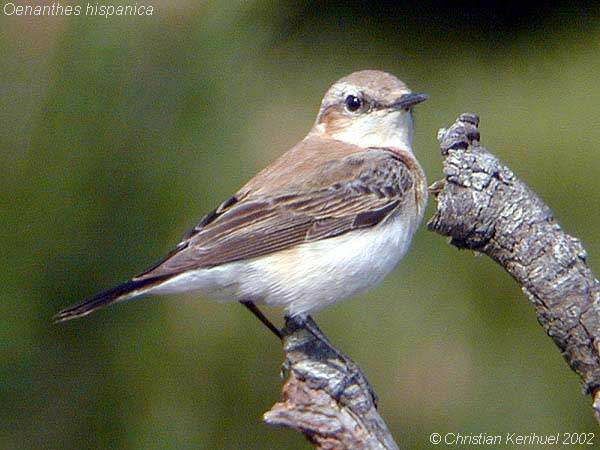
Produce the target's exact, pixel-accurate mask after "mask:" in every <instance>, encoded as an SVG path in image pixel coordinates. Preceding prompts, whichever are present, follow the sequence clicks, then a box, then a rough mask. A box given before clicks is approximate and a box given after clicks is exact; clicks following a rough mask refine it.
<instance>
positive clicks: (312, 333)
mask: <svg viewBox="0 0 600 450" xmlns="http://www.w3.org/2000/svg"><path fill="white" fill-rule="evenodd" d="M283 332H284V338H283V348H284V351H285V354H286V362H285V364H284V368H285V370H286V371H287V372H288V374H289V376H288V379H287V381H286V383H285V385H284V387H283V401H282V402H280V403H277V404H275V405H274V406H273V407H272V408H271V410H270V411H268V412H267V413H265V415H264V420H265V422H266V423H268V424H270V425H277V426H284V427H289V428H293V429H296V430H298V431H300V432H302V433H303V434H304V435H305V436H306V437H307V438H308V440H309V441H310V442H311V443H312V444H313V445H314V446H315V447H316V448H319V449H380V450H383V449H397V448H398V446H397V445H396V444H395V442H394V440H393V438H392V435H391V434H390V432H389V430H388V428H387V426H386V424H385V422H384V421H383V419H382V418H381V416H380V415H379V413H378V412H377V406H376V404H375V401H374V395H373V393H372V390H371V387H370V385H369V384H368V382H367V380H366V378H365V377H364V375H363V374H362V372H361V370H360V369H359V368H358V366H356V364H354V363H353V362H352V361H351V360H350V359H349V358H348V357H346V356H345V355H343V354H342V353H340V352H339V351H338V350H336V349H335V348H334V347H333V346H332V345H331V344H330V343H329V341H328V340H327V338H326V337H325V336H324V335H323V334H322V332H321V331H320V330H319V329H318V328H317V326H316V324H315V323H314V321H313V320H312V319H311V318H309V319H308V321H307V322H306V323H305V322H302V321H298V320H295V319H290V318H288V319H287V320H286V327H285V329H284V330H283Z"/></svg>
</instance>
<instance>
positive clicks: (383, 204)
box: [135, 150, 415, 280]
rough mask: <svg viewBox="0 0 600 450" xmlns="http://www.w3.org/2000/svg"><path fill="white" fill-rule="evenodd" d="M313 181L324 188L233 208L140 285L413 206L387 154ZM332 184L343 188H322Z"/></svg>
mask: <svg viewBox="0 0 600 450" xmlns="http://www.w3.org/2000/svg"><path fill="white" fill-rule="evenodd" d="M336 174H337V175H338V176H336ZM314 176H315V177H318V178H320V180H321V182H320V183H319V179H315V180H313V181H314V182H312V183H311V180H308V182H307V183H305V184H304V185H303V186H301V187H297V188H296V189H288V190H286V191H285V192H281V193H277V194H274V195H270V196H264V195H263V196H261V197H252V195H251V194H249V195H248V196H247V197H244V198H242V199H241V200H239V199H237V198H236V197H234V199H235V200H228V201H227V202H225V203H224V204H223V205H222V206H221V207H220V208H218V209H217V210H216V211H215V212H214V213H212V214H211V215H209V216H208V217H210V218H209V220H204V221H203V222H201V223H200V224H199V225H198V226H197V227H195V228H194V230H193V231H192V232H191V233H190V234H189V236H188V237H187V239H185V240H184V241H182V242H181V243H180V244H179V246H178V248H177V249H175V250H174V251H173V252H172V253H171V254H170V255H169V256H168V257H167V258H166V259H165V260H163V261H162V262H161V263H159V264H158V265H156V266H154V267H153V268H152V269H150V270H148V271H146V272H144V273H143V274H141V275H139V276H138V277H136V278H135V279H138V280H139V279H145V278H153V277H157V276H164V275H175V274H178V273H181V272H183V271H186V270H190V269H195V268H202V267H212V266H216V265H219V264H224V263H228V262H233V261H238V260H242V259H248V258H255V257H258V256H262V255H266V254H270V253H273V252H276V251H280V250H284V249H287V248H290V247H293V246H295V245H298V244H302V243H305V242H313V241H317V240H321V239H326V238H330V237H334V236H339V235H340V234H343V233H347V232H349V231H352V230H356V229H360V228H368V227H373V226H375V225H377V224H379V223H381V222H382V221H384V220H385V219H386V217H388V216H389V215H390V214H391V213H392V212H393V211H394V210H395V209H396V208H398V207H402V205H403V203H404V202H405V201H406V199H407V198H411V195H408V194H409V192H413V189H414V184H415V182H414V179H413V177H412V175H411V172H410V170H409V169H408V168H407V167H406V165H405V164H404V163H403V162H402V161H401V160H400V159H398V158H396V157H395V156H394V155H393V154H392V153H391V152H388V151H385V150H372V151H369V152H362V153H361V154H359V155H352V156H349V157H347V158H344V159H343V160H341V161H338V162H336V163H334V164H331V165H328V166H327V167H326V168H324V169H323V170H322V171H318V172H317V173H315V175H314ZM327 179H335V180H338V181H336V182H335V183H331V184H327V183H325V185H323V182H322V180H327ZM340 179H341V181H339V180H340ZM413 198H414V197H413Z"/></svg>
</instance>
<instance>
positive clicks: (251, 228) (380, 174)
mask: <svg viewBox="0 0 600 450" xmlns="http://www.w3.org/2000/svg"><path fill="white" fill-rule="evenodd" d="M427 98H428V96H427V95H426V94H421V93H413V92H412V91H411V90H410V89H409V88H408V87H407V85H406V84H405V83H404V82H402V81H401V80H399V79H398V78H396V77H395V76H394V75H391V74H389V73H387V72H383V71H379V70H361V71H357V72H354V73H352V74H350V75H348V76H346V77H344V78H341V79H340V80H338V81H337V82H335V83H334V84H333V85H332V86H331V87H330V88H329V89H328V90H327V92H326V93H325V95H324V97H323V100H322V102H321V105H320V108H319V111H318V114H317V117H316V120H315V122H314V124H313V126H312V128H311V129H310V131H309V132H308V134H307V135H306V136H305V137H304V139H302V140H301V141H300V142H299V143H297V144H296V145H295V146H293V147H292V148H291V149H290V150H288V151H287V152H285V153H283V154H282V155H281V156H280V157H279V158H277V159H276V160H275V161H274V162H273V163H271V164H270V165H269V166H268V167H266V168H265V169H263V170H262V171H260V172H259V173H258V174H257V175H256V176H254V178H252V179H251V180H250V181H248V182H247V183H246V184H245V185H244V186H243V187H242V188H241V189H239V190H238V191H237V192H236V193H235V194H234V195H233V196H231V197H230V198H228V199H227V200H225V201H224V202H223V203H221V204H220V205H219V206H218V207H217V208H216V209H215V210H213V211H212V212H210V213H209V214H207V215H205V216H204V217H203V218H202V219H201V220H200V222H199V223H198V224H197V225H196V226H194V227H193V228H192V229H191V230H190V231H189V232H188V233H187V234H185V236H184V237H183V239H182V240H181V242H179V244H177V246H176V247H175V248H174V249H173V250H172V251H171V252H170V253H168V254H167V255H166V256H165V257H164V258H163V259H161V260H160V261H159V262H158V263H156V264H155V265H153V266H151V267H149V268H148V269H146V270H145V271H143V272H141V273H139V274H138V275H136V276H134V277H132V278H131V279H129V280H128V281H126V282H124V283H122V284H119V285H118V286H116V287H114V288H112V289H109V290H106V291H104V292H101V293H99V294H97V295H95V296H93V297H91V298H89V299H87V300H85V301H83V302H81V303H79V304H76V305H74V306H72V307H69V308H67V309H64V310H62V311H60V312H59V313H58V314H57V315H56V316H55V321H57V322H63V321H67V320H71V319H74V318H79V317H83V316H86V315H88V314H90V313H91V312H94V311H96V310H98V309H100V308H103V307H105V306H108V305H111V304H114V303H118V302H122V301H125V300H130V299H134V298H136V297H142V296H148V295H166V294H176V293H183V292H197V293H200V294H202V295H203V296H205V297H212V298H215V299H216V300H220V301H237V302H240V303H241V304H242V305H244V306H246V307H247V308H248V309H249V310H250V311H251V312H252V313H253V314H255V315H256V316H257V317H258V319H260V320H261V322H263V323H264V324H265V325H266V326H267V327H268V328H269V329H270V330H271V331H272V332H273V333H274V334H276V335H277V336H278V337H281V331H280V330H279V329H278V328H277V327H275V326H274V325H273V324H272V323H271V322H270V320H269V319H267V318H266V316H265V315H264V314H263V313H262V311H261V310H260V309H259V308H258V305H262V304H266V305H269V306H275V307H280V308H282V309H283V310H284V313H285V316H286V317H294V318H297V319H299V320H302V319H303V318H307V317H309V316H310V315H311V314H313V313H315V312H317V311H319V310H321V309H323V308H325V307H327V306H330V305H333V304H335V303H337V302H338V301H340V300H344V299H346V298H349V297H353V296H355V295H356V294H359V293H361V292H363V291H366V290H368V289H370V288H373V287H375V286H376V285H378V284H379V283H380V282H381V281H382V280H383V278H384V277H385V276H386V275H388V274H389V273H390V272H391V271H392V270H393V269H394V268H395V267H396V266H397V264H398V263H399V262H400V260H401V259H402V258H403V257H404V256H405V254H406V252H407V251H408V249H409V246H410V243H411V241H412V238H413V235H414V234H415V231H416V230H417V228H418V226H419V224H420V223H421V220H422V218H423V212H424V209H425V206H426V202H427V181H426V177H425V173H424V171H423V169H422V168H421V166H420V164H419V162H418V160H417V158H416V157H415V155H414V153H413V134H414V125H413V108H414V106H415V105H417V104H419V103H421V102H423V101H425V100H426V99H427ZM311 320H312V319H311Z"/></svg>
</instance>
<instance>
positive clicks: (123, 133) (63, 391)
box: [0, 0, 600, 449]
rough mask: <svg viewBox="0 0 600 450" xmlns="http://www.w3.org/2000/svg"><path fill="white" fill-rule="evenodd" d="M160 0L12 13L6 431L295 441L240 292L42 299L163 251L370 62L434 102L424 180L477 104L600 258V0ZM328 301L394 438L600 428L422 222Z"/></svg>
mask: <svg viewBox="0 0 600 450" xmlns="http://www.w3.org/2000/svg"><path fill="white" fill-rule="evenodd" d="M4 3H6V2H2V5H4ZM150 4H152V5H153V6H154V7H155V13H154V15H153V16H152V17H124V18H118V17H113V18H109V19H106V18H92V17H76V18H66V17H43V18H41V17H14V16H12V17H7V16H5V15H3V14H2V13H1V12H0V151H1V152H2V167H1V169H0V170H1V172H0V175H1V178H0V183H1V186H2V193H3V195H2V197H1V204H2V207H1V213H0V214H1V215H2V217H1V219H2V224H3V226H2V230H3V232H2V234H1V235H0V238H1V243H2V248H3V249H4V250H3V251H4V255H5V256H4V257H3V258H2V259H1V261H0V265H1V270H0V280H1V283H2V286H3V289H2V291H1V292H0V308H1V311H2V315H3V320H2V322H1V323H0V339H1V342H2V344H0V345H1V346H2V359H1V363H0V380H1V384H0V386H1V393H0V401H1V404H2V409H1V411H0V421H1V427H0V447H1V448H3V449H30V448H73V449H81V448H127V449H151V448H208V449H211V448H231V449H236V448H247V449H250V448H257V449H271V448H308V447H309V446H308V444H307V443H306V442H305V441H304V440H303V438H302V437H301V436H300V435H299V434H296V433H294V432H291V431H288V430H278V429H272V428H269V427H267V426H265V425H263V424H262V423H261V415H262V413H263V412H264V411H266V410H267V409H269V407H270V406H271V405H272V404H273V403H274V402H275V401H277V400H278V399H279V392H280V386H281V380H280V378H279V369H280V364H281V362H282V352H281V346H280V345H279V344H278V342H276V340H275V339H273V337H272V336H271V335H270V334H269V332H268V331H267V330H266V329H264V328H263V327H261V326H260V324H259V323H258V321H257V320H256V319H254V318H253V317H252V316H251V315H250V314H248V312H247V311H245V309H244V308H242V307H241V306H239V305H236V304H226V305H222V304H216V303H213V302H211V301H209V300H208V299H204V298H201V297H199V296H194V295H189V296H179V297H170V298H151V299H145V300H141V301H138V302H132V303H129V304H126V305H118V306H116V307H113V308H110V309H108V310H104V311H102V312H99V313H97V314H94V315H92V316H89V317H86V318H85V319H82V320H78V321H73V322H69V323H66V324H61V325H54V324H52V323H51V317H52V315H53V314H54V313H55V312H57V310H58V309H60V308H61V307H64V306H66V305H69V304H71V303H73V302H77V301H79V300H81V299H82V298H84V297H86V296H89V295H91V294H93V293H95V292H97V291H98V290H101V289H103V288H107V287H110V286H111V285H113V284H115V283H116V282H119V281H122V280H124V279H126V278H127V277H128V276H130V275H133V274H134V273H136V272H137V271H140V270H142V269H144V268H145V267H146V266H148V265H149V264H151V263H153V262H154V261H155V260H156V259H157V258H159V257H160V256H161V255H163V254H164V253H165V252H166V251H168V250H169V249H171V247H172V246H173V244H175V243H176V242H177V241H178V239H179V238H180V236H181V235H182V233H183V232H184V231H185V230H186V229H187V228H189V227H190V226H192V225H193V224H194V222H195V221H196V220H197V219H199V218H200V217H201V216H202V215H203V214H204V213H205V212H208V211H209V210H210V209H212V208H213V207H214V206H216V205H217V204H218V203H219V202H220V201H222V200H223V199H225V198H227V197H228V196H229V195H230V194H231V193H233V192H234V191H235V190H236V189H237V188H238V187H239V186H240V185H242V184H243V183H244V182H245V181H246V180H247V179H248V178H250V177H251V176H252V175H253V174H254V173H255V172H256V171H258V170H259V169H261V168H262V167H264V166H265V165H267V164H268V163H269V162H270V161H271V160H273V159H274V158H275V157H276V156H277V155H279V154H280V153H282V152H283V151H285V150H286V149H287V148H289V147H290V146H291V145H293V144H294V143H295V142H297V141H298V140H299V139H301V138H302V137H303V136H304V134H305V133H306V132H307V131H308V129H309V127H310V126H311V125H312V121H313V120H314V116H315V114H316V111H317V108H318V105H319V101H320V99H321V96H322V95H323V93H324V91H325V90H326V89H327V88H328V86H329V85H330V84H331V83H332V82H333V81H335V80H336V79H338V78H340V77H342V76H344V75H346V74H348V73H350V72H352V71H355V70H358V69H364V68H378V69H384V70H387V71H390V72H392V73H394V74H396V75H397V76H398V77H400V78H402V79H403V80H404V81H406V82H407V83H408V85H409V86H410V87H412V88H413V89H414V90H417V91H423V92H427V93H429V94H430V96H431V99H430V101H428V102H427V103H425V104H423V105H422V106H419V108H418V111H417V125H416V126H417V130H416V142H415V148H416V152H417V156H418V158H419V159H420V160H421V162H422V164H423V166H424V168H425V170H426V172H427V174H428V176H429V180H430V182H431V181H433V180H435V179H437V178H439V176H440V170H441V165H440V160H441V159H440V155H439V152H438V149H437V145H436V138H435V136H436V131H437V129H438V128H439V127H441V126H445V125H448V124H450V123H451V122H452V121H453V120H454V118H455V117H456V116H457V114H459V113H461V112H463V111H474V112H477V113H478V114H479V115H480V116H481V130H482V135H483V141H484V143H485V144H486V145H487V146H489V147H490V148H491V149H492V150H493V151H494V152H495V153H496V154H497V155H498V156H500V157H501V158H502V159H504V160H505V161H507V162H508V163H509V165H510V166H511V167H512V168H513V169H514V170H515V171H516V172H517V173H518V174H519V175H520V176H521V177H522V178H523V179H525V180H526V181H527V182H528V183H529V184H530V185H531V186H532V187H533V188H534V189H535V190H536V191H537V192H538V193H539V194H540V195H541V196H542V197H543V198H544V199H545V200H547V201H548V202H549V204H550V205H551V206H552V208H553V210H554V211H555V213H556V215H557V217H558V218H559V220H560V221H561V223H562V224H563V225H564V227H565V228H566V230H568V231H569V232H570V233H572V234H574V235H576V236H578V237H580V238H581V239H582V240H583V242H584V244H585V245H586V246H587V249H588V251H589V254H590V263H591V265H592V267H595V268H596V269H597V270H598V268H599V267H600V256H599V255H600V233H599V228H598V220H599V215H598V204H599V203H600V176H599V175H600V174H599V169H600V158H599V156H600V153H599V150H598V149H599V148H600V78H599V75H598V74H599V73H600V19H599V17H600V14H599V11H598V10H595V11H592V10H590V9H586V10H582V9H579V10H576V9H574V8H573V7H569V6H564V4H563V6H560V7H558V6H554V7H550V6H548V3H547V2H545V3H544V7H542V6H541V5H542V4H541V3H540V5H532V6H529V5H527V4H524V3H523V2H521V3H520V4H519V3H516V2H515V3H512V2H509V3H508V4H506V3H505V2H502V3H498V4H499V5H500V4H501V5H502V6H501V7H500V8H496V9H494V8H493V7H491V6H487V7H486V8H485V9H484V8H481V9H477V8H476V9H471V10H461V9H458V8H456V7H455V6H453V5H454V3H453V2H449V1H448V2H431V1H425V2H414V3H411V2H387V3H386V2H384V3H378V4H374V3H364V4H356V5H354V6H349V5H345V6H340V5H337V6H334V5H333V4H332V2H322V3H320V2H317V3H303V2H291V1H290V2H283V3H275V2H264V1H237V2H236V1H219V2H192V1H189V0H188V1H185V0H181V1H168V2H167V1H165V0H160V1H159V0H156V1H154V2H153V3H150ZM432 210H433V202H431V203H430V205H429V209H428V212H427V214H426V216H427V217H430V216H431V212H432ZM269 313H270V314H271V315H272V316H273V317H275V318H276V319H277V320H279V318H278V313H279V312H278V311H275V310H272V311H269ZM316 318H317V321H318V322H319V324H320V325H321V327H322V328H323V329H324V330H325V332H326V333H327V334H328V335H329V336H330V337H331V339H332V340H333V341H334V342H335V343H337V344H339V346H340V347H341V348H342V349H343V350H344V351H345V352H347V353H348V354H349V355H351V356H352V357H353V358H354V359H355V360H356V361H357V362H358V363H359V364H360V365H361V366H362V368H363V369H364V371H365V372H366V374H367V375H368V376H369V377H370V379H371V382H372V383H373V385H374V386H375V388H376V390H377V392H378V394H379V396H380V405H381V406H380V409H381V412H382V414H383V416H384V417H385V419H386V420H387V421H388V424H389V426H390V428H391V430H392V431H393V433H394V434H395V436H396V437H397V440H398V442H399V443H400V444H401V445H403V446H406V447H409V448H415V447H416V448H422V447H427V446H428V435H429V434H430V433H432V432H440V433H444V432H461V433H479V432H486V433H488V434H493V433H506V432H518V433H530V432H536V433H538V434H544V433H556V432H566V431H568V432H574V431H596V430H597V426H596V425H595V423H594V420H593V419H592V414H591V408H590V400H589V398H586V397H584V396H583V395H582V394H581V388H580V384H579V379H578V377H577V376H576V375H575V374H574V373H572V372H571V370H570V369H569V368H568V367H567V365H566V364H565V362H564V361H563V359H562V357H561V356H560V354H559V352H558V351H557V349H556V348H555V346H554V344H553V343H552V342H551V340H550V339H548V338H547V337H546V336H545V334H544V332H543V330H542V329H541V327H540V326H539V325H538V324H537V322H536V319H535V314H534V312H533V308H532V307H531V306H530V305H529V304H528V302H527V300H526V298H525V297H524V295H523V294H522V293H521V291H520V290H519V288H518V287H517V286H516V284H515V283H514V282H513V280H512V279H511V278H509V276H508V275H507V274H506V273H504V272H503V271H502V270H501V269H500V268H499V267H498V266H496V265H495V264H493V263H492V262H491V261H489V260H488V259H487V258H478V257H475V256H474V255H473V254H471V253H469V252H458V251H457V250H455V249H454V248H451V247H450V246H448V245H447V244H446V242H445V240H444V239H443V238H441V237H439V236H437V235H434V234H432V233H430V232H428V231H426V230H425V229H424V228H422V229H421V231H420V232H419V233H418V234H417V236H416V238H415V242H414V244H413V247H412V250H411V252H410V253H409V255H408V256H407V257H406V259H405V260H404V262H403V264H402V265H401V267H399V268H398V269H397V270H396V271H395V272H394V273H393V275H392V276H390V277H389V278H388V279H387V280H386V281H385V283H384V285H383V286H381V287H380V288H378V289H376V290H374V291H373V292H371V293H369V294H366V295H362V296H360V298H356V299H354V300H352V301H348V302H346V303H342V304H340V305H338V306H335V307H333V308H331V309H329V310H326V311H324V312H322V313H320V314H318V315H317V317H316ZM596 441H598V438H596Z"/></svg>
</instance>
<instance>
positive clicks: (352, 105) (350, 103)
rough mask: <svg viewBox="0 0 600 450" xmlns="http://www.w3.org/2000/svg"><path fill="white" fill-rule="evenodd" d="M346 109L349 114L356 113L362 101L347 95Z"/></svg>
mask: <svg viewBox="0 0 600 450" xmlns="http://www.w3.org/2000/svg"><path fill="white" fill-rule="evenodd" d="M344 103H345V104H346V109H347V110H348V111H350V112H356V111H358V110H359V109H360V107H361V106H362V100H361V99H360V98H358V97H357V96H355V95H349V96H348V97H346V101H345V102H344Z"/></svg>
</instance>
